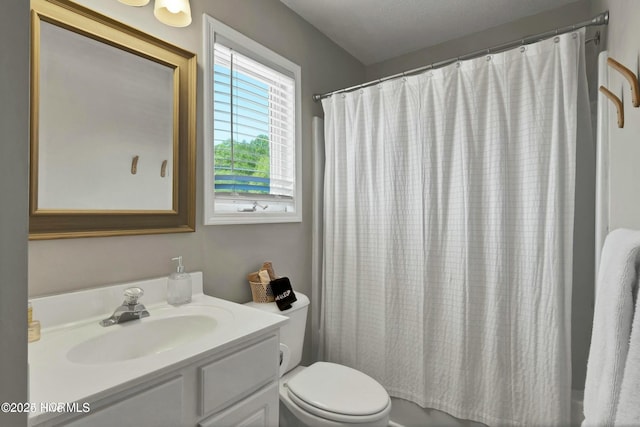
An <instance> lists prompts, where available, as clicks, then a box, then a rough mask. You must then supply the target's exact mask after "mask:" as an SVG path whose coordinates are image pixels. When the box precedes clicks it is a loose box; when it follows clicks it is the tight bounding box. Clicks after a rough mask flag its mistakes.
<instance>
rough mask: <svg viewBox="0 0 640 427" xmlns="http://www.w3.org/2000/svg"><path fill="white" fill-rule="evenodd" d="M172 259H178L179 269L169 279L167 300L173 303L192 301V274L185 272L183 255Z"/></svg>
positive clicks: (179, 303)
mask: <svg viewBox="0 0 640 427" xmlns="http://www.w3.org/2000/svg"><path fill="white" fill-rule="evenodd" d="M171 260H172V261H178V269H177V271H176V272H174V273H171V274H170V275H169V279H168V280H167V302H168V303H169V304H171V305H181V304H187V303H189V302H191V276H190V275H189V273H185V272H184V265H182V256H179V257H176V258H171Z"/></svg>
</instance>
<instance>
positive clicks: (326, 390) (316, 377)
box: [287, 362, 389, 416]
mask: <svg viewBox="0 0 640 427" xmlns="http://www.w3.org/2000/svg"><path fill="white" fill-rule="evenodd" d="M287 387H288V389H289V393H292V394H293V395H294V396H295V397H297V398H298V399H300V400H301V401H303V402H304V403H306V404H308V405H310V406H312V407H315V408H318V409H320V410H323V411H327V412H333V413H335V414H344V415H354V416H364V415H372V414H377V413H379V412H381V411H383V410H384V409H385V408H386V407H387V406H388V405H389V395H388V394H387V391H386V390H385V389H384V388H383V387H382V386H381V385H380V384H379V383H378V382H377V381H376V380H374V379H373V378H371V377H370V376H368V375H366V374H364V373H362V372H360V371H357V370H355V369H352V368H349V367H347V366H343V365H337V364H335V363H328V362H316V363H314V364H313V365H311V366H309V367H308V368H306V369H305V370H303V371H302V372H300V373H299V374H297V375H295V376H294V377H293V378H292V379H291V380H289V381H288V382H287Z"/></svg>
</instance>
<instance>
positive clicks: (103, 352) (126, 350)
mask: <svg viewBox="0 0 640 427" xmlns="http://www.w3.org/2000/svg"><path fill="white" fill-rule="evenodd" d="M217 324H218V322H217V321H216V319H215V318H213V317H211V316H205V315H195V314H192V315H183V316H172V317H165V318H159V319H153V318H145V319H142V320H134V321H131V322H127V323H123V324H120V325H114V326H110V327H109V328H114V330H113V331H109V332H107V333H105V334H102V335H99V336H96V337H93V338H90V339H88V340H86V341H82V342H80V343H79V344H76V345H75V346H74V347H72V348H71V349H69V351H68V352H67V359H68V360H69V361H70V362H73V363H78V364H83V365H99V364H104V363H114V362H123V361H126V360H131V359H138V358H140V357H145V356H149V355H152V354H158V353H162V352H165V351H168V350H171V349H174V348H176V347H178V346H181V345H183V344H186V343H188V342H191V341H194V340H197V339H198V338H201V337H203V336H204V335H206V334H209V333H211V332H212V331H213V330H214V329H215V327H216V325H217Z"/></svg>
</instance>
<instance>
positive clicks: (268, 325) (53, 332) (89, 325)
mask: <svg viewBox="0 0 640 427" xmlns="http://www.w3.org/2000/svg"><path fill="white" fill-rule="evenodd" d="M192 278H193V279H194V284H193V290H194V293H193V299H192V302H191V303H190V304H186V305H182V306H178V307H174V306H170V305H168V304H166V302H163V299H164V292H165V291H164V289H165V286H166V278H159V279H152V280H148V281H142V282H134V283H128V284H123V285H116V286H110V287H106V288H98V289H93V290H87V291H80V292H74V293H70V294H62V295H56V296H52V297H43V298H37V299H33V300H32V303H33V307H34V313H33V316H34V320H40V321H41V323H42V325H43V329H42V337H41V339H40V341H36V342H33V343H30V344H29V394H30V396H29V401H30V402H31V403H35V404H36V405H34V406H36V407H37V408H39V406H40V404H41V403H49V402H64V403H66V402H69V403H71V402H80V403H84V402H94V401H96V400H98V399H100V398H101V397H104V396H106V395H108V394H109V392H110V390H113V389H114V388H116V387H122V386H123V385H124V384H129V383H130V384H131V385H132V386H133V385H135V384H136V383H137V382H138V381H146V380H149V375H150V374H152V375H154V376H155V375H161V374H162V373H164V372H167V371H169V370H170V369H176V368H177V367H179V366H180V365H186V364H188V363H190V361H194V360H195V359H198V358H202V357H205V356H207V355H208V353H213V352H215V351H219V350H224V349H225V348H228V347H230V346H233V344H234V343H235V342H238V341H240V340H241V339H247V338H251V337H252V336H258V335H260V334H262V333H264V332H266V331H268V330H276V329H277V328H279V327H280V325H282V324H283V323H285V322H286V321H287V320H288V318H286V317H284V316H280V315H277V314H271V313H267V312H264V311H260V310H256V309H253V308H250V307H247V306H244V305H241V304H236V303H232V302H229V301H225V300H222V299H219V298H214V297H210V296H207V295H204V294H203V293H202V274H201V273H192ZM130 286H139V287H141V288H143V289H144V290H145V295H144V296H143V297H142V298H141V300H140V302H141V303H143V304H145V306H146V308H147V310H148V311H149V313H150V316H149V317H147V318H144V319H141V320H134V321H131V322H127V323H124V324H121V325H113V326H109V327H103V326H100V325H99V324H98V322H99V321H100V320H101V319H104V318H106V317H109V316H110V315H111V313H112V311H113V310H114V309H115V308H116V307H117V306H118V305H120V303H121V302H122V301H121V298H120V297H119V296H121V295H122V292H123V291H124V289H125V288H127V287H130ZM110 296H111V297H110ZM112 300H114V301H118V302H115V303H114V302H113V301H112ZM96 301H101V303H100V304H95V302H96ZM84 302H87V304H89V305H92V304H93V306H94V308H92V309H87V308H86V306H85V305H82V304H84ZM77 304H81V305H82V307H83V308H81V309H79V310H76V312H80V313H81V317H83V318H80V319H78V318H74V316H73V314H69V312H71V313H74V311H73V307H74V306H75V307H77ZM104 305H106V306H110V307H111V308H110V309H109V310H107V311H106V312H105V311H104V308H103V306H104ZM101 310H102V311H101ZM39 313H40V315H41V316H43V317H38V316H39ZM189 315H200V316H210V317H213V318H214V319H215V321H216V326H215V327H213V328H212V330H211V331H210V332H209V331H207V332H206V333H204V334H202V335H200V336H198V338H196V339H193V340H191V341H189V342H186V343H184V344H181V345H179V346H176V347H175V348H170V349H166V350H162V351H160V352H158V353H153V354H150V355H146V356H143V357H139V358H134V359H129V360H123V361H117V362H105V363H97V364H81V363H76V362H72V361H70V360H69V358H68V357H67V353H68V352H69V350H70V349H72V348H73V347H75V346H76V345H78V344H80V343H83V342H85V341H87V340H89V339H94V338H95V337H99V336H101V335H104V334H109V333H111V332H113V331H117V330H118V329H119V328H130V327H134V328H135V326H136V323H138V322H139V323H138V324H140V323H144V322H153V321H154V320H156V319H164V318H171V317H177V316H189ZM143 377H144V378H143ZM56 415H58V414H53V413H42V412H38V411H36V412H33V413H30V416H29V424H30V425H35V424H36V423H39V422H41V421H44V420H46V419H49V418H52V417H53V416H56Z"/></svg>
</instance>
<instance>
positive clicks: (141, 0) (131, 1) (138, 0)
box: [118, 0, 149, 6]
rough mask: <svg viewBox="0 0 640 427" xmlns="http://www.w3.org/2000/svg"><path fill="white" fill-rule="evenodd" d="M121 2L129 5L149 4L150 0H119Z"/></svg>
mask: <svg viewBox="0 0 640 427" xmlns="http://www.w3.org/2000/svg"><path fill="white" fill-rule="evenodd" d="M118 1H119V2H120V3H124V4H128V5H129V6H146V5H147V4H149V0H118Z"/></svg>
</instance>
